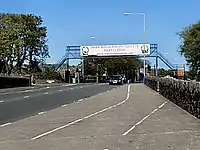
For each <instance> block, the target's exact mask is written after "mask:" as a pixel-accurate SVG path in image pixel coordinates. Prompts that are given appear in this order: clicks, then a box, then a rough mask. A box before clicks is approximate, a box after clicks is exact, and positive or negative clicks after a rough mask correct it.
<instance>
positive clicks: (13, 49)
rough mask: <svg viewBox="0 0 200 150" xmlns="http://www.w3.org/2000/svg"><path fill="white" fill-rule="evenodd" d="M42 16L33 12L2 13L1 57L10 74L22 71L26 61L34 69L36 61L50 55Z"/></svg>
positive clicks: (0, 16) (0, 21) (0, 15)
mask: <svg viewBox="0 0 200 150" xmlns="http://www.w3.org/2000/svg"><path fill="white" fill-rule="evenodd" d="M42 22H43V21H42V18H41V17H40V16H35V15H33V14H4V13H1V14H0V34H1V36H0V57H1V60H2V61H3V62H4V64H5V67H6V72H7V73H8V74H10V73H11V72H12V71H13V69H14V68H15V70H14V71H18V72H19V73H20V72H21V69H22V66H23V65H24V63H25V61H28V62H30V63H29V64H30V68H31V70H32V68H33V66H34V65H35V64H36V62H38V64H39V63H41V62H43V61H44V59H45V58H47V57H49V51H48V46H47V44H46V43H47V40H46V37H47V28H46V27H45V26H42Z"/></svg>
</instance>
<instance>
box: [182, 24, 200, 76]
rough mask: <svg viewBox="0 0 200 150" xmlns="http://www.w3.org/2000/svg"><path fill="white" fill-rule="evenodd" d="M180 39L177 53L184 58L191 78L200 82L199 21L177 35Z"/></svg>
mask: <svg viewBox="0 0 200 150" xmlns="http://www.w3.org/2000/svg"><path fill="white" fill-rule="evenodd" d="M178 35H179V36H180V38H181V39H182V43H181V44H180V49H179V52H180V53H181V55H183V56H184V57H185V58H186V61H187V63H188V65H189V66H190V68H191V75H192V76H193V78H196V79H197V80H200V72H199V70H200V21H198V22H197V23H195V24H192V25H190V26H188V27H186V28H184V29H183V30H182V31H181V32H179V33H178Z"/></svg>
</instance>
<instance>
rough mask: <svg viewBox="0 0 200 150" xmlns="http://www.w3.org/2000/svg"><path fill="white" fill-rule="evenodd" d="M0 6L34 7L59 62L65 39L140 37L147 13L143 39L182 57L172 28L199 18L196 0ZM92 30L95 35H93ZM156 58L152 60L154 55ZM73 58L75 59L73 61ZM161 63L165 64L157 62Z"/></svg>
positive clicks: (15, 0)
mask: <svg viewBox="0 0 200 150" xmlns="http://www.w3.org/2000/svg"><path fill="white" fill-rule="evenodd" d="M0 3H1V5H0V10H1V12H14V13H33V14H36V15H40V16H42V18H43V20H44V25H46V26H47V27H48V39H49V46H50V54H51V59H49V60H48V62H57V61H59V59H61V57H62V56H63V55H64V54H65V47H66V46H67V45H83V44H124V43H142V42H143V20H142V17H141V16H139V15H132V16H124V15H123V13H124V12H144V13H146V19H147V21H146V25H147V41H148V42H149V43H156V44H159V51H160V52H162V53H163V54H164V55H165V56H166V57H167V58H168V59H169V60H170V61H171V62H173V63H183V62H184V58H181V56H180V55H179V54H178V53H177V50H178V45H179V44H180V39H179V37H178V36H177V35H176V32H178V31H180V30H181V29H182V28H184V27H186V26H188V25H190V24H192V23H195V22H196V21H198V19H199V14H200V9H199V6H200V1H199V0H192V1H191V0H165V1H164V0H0ZM91 36H95V37H96V38H95V40H91V38H90V37H91ZM151 61H152V63H154V60H152V59H151ZM71 63H73V62H71ZM160 67H164V65H163V64H162V63H160Z"/></svg>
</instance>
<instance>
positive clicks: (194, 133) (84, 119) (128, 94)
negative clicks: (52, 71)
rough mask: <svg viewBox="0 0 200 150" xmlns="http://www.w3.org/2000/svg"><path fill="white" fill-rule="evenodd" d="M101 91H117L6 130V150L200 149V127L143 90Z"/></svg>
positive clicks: (2, 130) (0, 131)
mask: <svg viewBox="0 0 200 150" xmlns="http://www.w3.org/2000/svg"><path fill="white" fill-rule="evenodd" d="M85 86H86V85H85ZM87 86H89V85H87ZM77 88H78V86H77ZM97 88H100V89H102V88H103V89H106V90H107V89H108V88H111V89H109V90H108V91H106V90H104V91H105V92H103V93H99V94H96V95H93V96H91V97H87V98H84V99H79V100H78V101H76V102H75V103H70V104H66V105H62V106H60V107H58V108H56V109H52V110H49V111H46V112H44V113H40V114H37V115H35V116H31V117H28V118H24V119H22V120H18V121H14V122H10V123H7V124H3V125H1V126H0V135H1V136H0V149H2V150H27V149H31V150H38V149H42V150H49V149H52V150H54V149H56V150H66V149H67V150H80V149H82V150H169V149H176V150H199V149H200V136H199V135H200V126H199V124H200V121H199V120H198V119H196V118H194V117H193V116H191V115H190V114H188V113H187V112H185V111H183V110H182V109H180V108H179V107H177V106H176V105H174V104H172V103H171V102H170V101H168V100H167V99H165V98H163V97H162V96H160V95H159V94H157V93H156V92H153V91H152V90H150V89H149V88H147V87H146V86H144V85H143V84H133V85H124V86H115V88H113V87H111V86H108V85H90V87H85V90H91V91H92V90H95V91H96V89H97ZM81 89H84V88H81ZM74 91H76V90H74ZM101 91H102V90H101ZM80 92H81V93H80V95H82V91H80ZM66 93H67V92H66ZM83 93H84V92H83ZM74 94H75V93H74ZM76 94H77V93H76ZM53 95H54V94H53ZM77 95H78V94H77ZM57 99H58V98H57Z"/></svg>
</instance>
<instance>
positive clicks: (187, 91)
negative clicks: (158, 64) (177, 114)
mask: <svg viewBox="0 0 200 150" xmlns="http://www.w3.org/2000/svg"><path fill="white" fill-rule="evenodd" d="M157 81H158V82H159V92H160V94H161V95H163V96H164V97H166V98H167V99H169V100H170V101H171V102H173V103H174V104H176V105H178V106H180V107H181V108H183V109H184V110H186V111H187V112H189V113H190V114H192V115H194V116H195V117H197V118H200V99H199V98H200V84H199V83H198V82H188V81H183V80H177V79H168V78H159V79H158V80H157V79H156V78H155V77H147V78H146V81H145V84H146V85H147V86H149V87H150V88H152V89H153V90H156V85H157Z"/></svg>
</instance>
